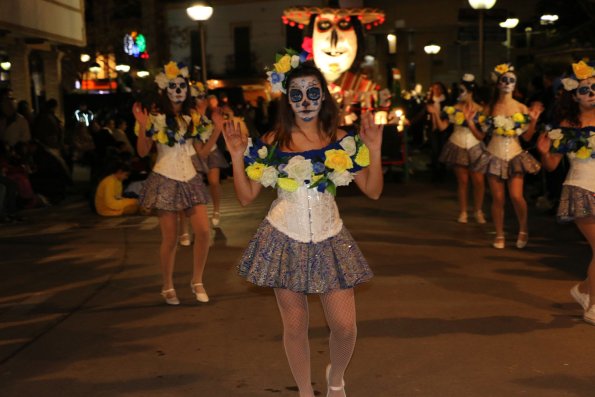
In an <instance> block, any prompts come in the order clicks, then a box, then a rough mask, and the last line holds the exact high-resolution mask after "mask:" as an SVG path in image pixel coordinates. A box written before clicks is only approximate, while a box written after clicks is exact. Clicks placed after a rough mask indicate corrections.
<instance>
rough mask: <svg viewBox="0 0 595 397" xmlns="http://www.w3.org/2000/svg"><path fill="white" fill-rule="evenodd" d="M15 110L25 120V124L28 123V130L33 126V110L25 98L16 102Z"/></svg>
mask: <svg viewBox="0 0 595 397" xmlns="http://www.w3.org/2000/svg"><path fill="white" fill-rule="evenodd" d="M17 112H18V113H19V114H20V115H21V116H23V117H24V118H25V120H27V124H29V130H31V129H32V128H33V120H34V119H35V117H34V115H33V111H32V110H31V106H29V102H27V101H25V100H20V101H19V102H18V103H17Z"/></svg>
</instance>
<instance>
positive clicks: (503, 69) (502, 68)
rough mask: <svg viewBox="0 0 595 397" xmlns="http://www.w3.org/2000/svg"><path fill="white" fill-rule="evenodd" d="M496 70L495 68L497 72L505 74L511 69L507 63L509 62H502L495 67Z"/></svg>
mask: <svg viewBox="0 0 595 397" xmlns="http://www.w3.org/2000/svg"><path fill="white" fill-rule="evenodd" d="M494 70H495V71H496V73H498V74H504V73H506V72H508V71H509V70H510V69H509V68H508V65H507V64H505V63H502V64H500V65H498V66H496V67H495V68H494Z"/></svg>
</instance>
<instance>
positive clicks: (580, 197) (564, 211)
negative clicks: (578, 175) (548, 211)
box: [558, 185, 595, 222]
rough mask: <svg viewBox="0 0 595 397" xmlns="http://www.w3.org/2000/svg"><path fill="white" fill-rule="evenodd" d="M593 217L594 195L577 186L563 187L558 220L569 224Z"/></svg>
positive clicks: (594, 209) (594, 207)
mask: <svg viewBox="0 0 595 397" xmlns="http://www.w3.org/2000/svg"><path fill="white" fill-rule="evenodd" d="M588 216H595V193H594V192H591V191H589V190H586V189H583V188H580V187H578V186H571V185H564V186H563V187H562V195H561V197H560V205H559V206H558V220H559V221H560V222H570V221H573V220H575V219H577V218H585V217H588Z"/></svg>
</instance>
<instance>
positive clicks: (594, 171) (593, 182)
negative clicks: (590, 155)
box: [564, 158, 595, 192]
mask: <svg viewBox="0 0 595 397" xmlns="http://www.w3.org/2000/svg"><path fill="white" fill-rule="evenodd" d="M564 184H565V185H571V186H578V187H580V188H582V189H586V190H588V191H590V192H595V159H585V160H583V159H577V158H571V159H570V169H569V170H568V175H566V180H565V181H564Z"/></svg>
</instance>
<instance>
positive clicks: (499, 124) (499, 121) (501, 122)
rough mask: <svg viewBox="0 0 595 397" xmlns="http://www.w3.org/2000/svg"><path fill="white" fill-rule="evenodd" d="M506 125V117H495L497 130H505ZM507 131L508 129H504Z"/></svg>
mask: <svg viewBox="0 0 595 397" xmlns="http://www.w3.org/2000/svg"><path fill="white" fill-rule="evenodd" d="M505 123H506V117H504V116H494V127H496V128H504V124H505ZM504 129H506V128H504Z"/></svg>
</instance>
